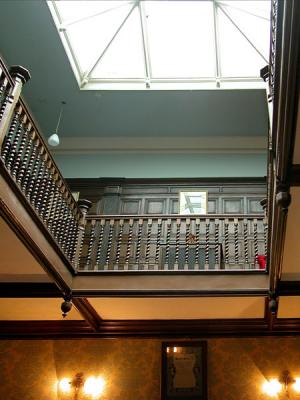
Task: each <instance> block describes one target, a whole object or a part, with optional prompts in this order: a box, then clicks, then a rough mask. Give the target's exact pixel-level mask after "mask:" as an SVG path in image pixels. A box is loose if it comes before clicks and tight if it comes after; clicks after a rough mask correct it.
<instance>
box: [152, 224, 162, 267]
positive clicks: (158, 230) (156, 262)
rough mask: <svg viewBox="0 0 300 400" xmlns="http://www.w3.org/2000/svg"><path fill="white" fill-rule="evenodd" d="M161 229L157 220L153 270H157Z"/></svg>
mask: <svg viewBox="0 0 300 400" xmlns="http://www.w3.org/2000/svg"><path fill="white" fill-rule="evenodd" d="M161 228H162V220H161V219H160V218H159V219H158V220H157V236H156V249H155V262H154V269H159V253H160V246H161V243H160V241H161Z"/></svg>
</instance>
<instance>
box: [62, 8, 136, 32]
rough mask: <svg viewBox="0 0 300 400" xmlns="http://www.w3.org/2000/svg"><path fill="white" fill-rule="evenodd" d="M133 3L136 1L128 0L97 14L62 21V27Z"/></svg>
mask: <svg viewBox="0 0 300 400" xmlns="http://www.w3.org/2000/svg"><path fill="white" fill-rule="evenodd" d="M133 3H135V1H126V2H124V3H123V4H120V5H118V6H115V7H112V8H108V9H107V10H104V11H99V12H98V13H96V14H91V15H87V16H86V17H82V18H79V19H74V20H73V21H69V22H65V23H62V24H61V28H66V27H68V26H70V25H73V24H77V22H82V21H86V20H87V19H90V18H94V17H98V16H99V15H103V14H106V13H108V12H110V11H113V10H117V9H118V8H121V7H124V6H128V5H129V4H133Z"/></svg>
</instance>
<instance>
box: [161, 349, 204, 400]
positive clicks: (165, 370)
mask: <svg viewBox="0 0 300 400" xmlns="http://www.w3.org/2000/svg"><path fill="white" fill-rule="evenodd" d="M161 399H162V400H207V343H206V342H202V341H201V342H196V341H195V342H193V341H191V342H163V343H162V379H161Z"/></svg>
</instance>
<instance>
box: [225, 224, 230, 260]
mask: <svg viewBox="0 0 300 400" xmlns="http://www.w3.org/2000/svg"><path fill="white" fill-rule="evenodd" d="M224 230H225V232H224V240H225V264H226V265H228V264H229V221H228V219H227V218H225V221H224Z"/></svg>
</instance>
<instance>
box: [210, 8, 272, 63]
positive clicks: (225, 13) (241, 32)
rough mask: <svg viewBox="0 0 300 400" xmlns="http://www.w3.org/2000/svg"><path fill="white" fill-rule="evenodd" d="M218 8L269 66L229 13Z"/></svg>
mask: <svg viewBox="0 0 300 400" xmlns="http://www.w3.org/2000/svg"><path fill="white" fill-rule="evenodd" d="M217 4H218V7H219V8H220V10H222V12H223V13H224V15H225V16H226V17H227V18H228V19H229V21H230V22H231V23H232V24H233V25H234V26H235V28H236V29H237V30H238V31H239V32H240V34H241V35H242V36H243V37H244V38H245V39H246V40H247V42H248V43H249V44H250V45H251V46H252V47H253V49H254V50H255V51H256V52H257V53H258V54H259V55H260V56H261V58H262V59H263V60H264V61H265V63H266V64H268V63H269V62H268V60H267V59H266V58H265V57H264V55H263V54H262V53H261V52H260V51H259V50H258V48H257V47H256V46H255V45H254V44H253V43H252V41H251V40H250V39H249V38H248V37H247V36H246V35H245V33H244V32H243V31H242V30H241V29H240V28H239V27H238V25H237V24H236V23H235V22H234V21H233V19H232V18H231V17H230V16H229V15H228V14H227V12H226V11H225V10H224V9H223V7H222V6H221V5H220V4H219V3H217Z"/></svg>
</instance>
